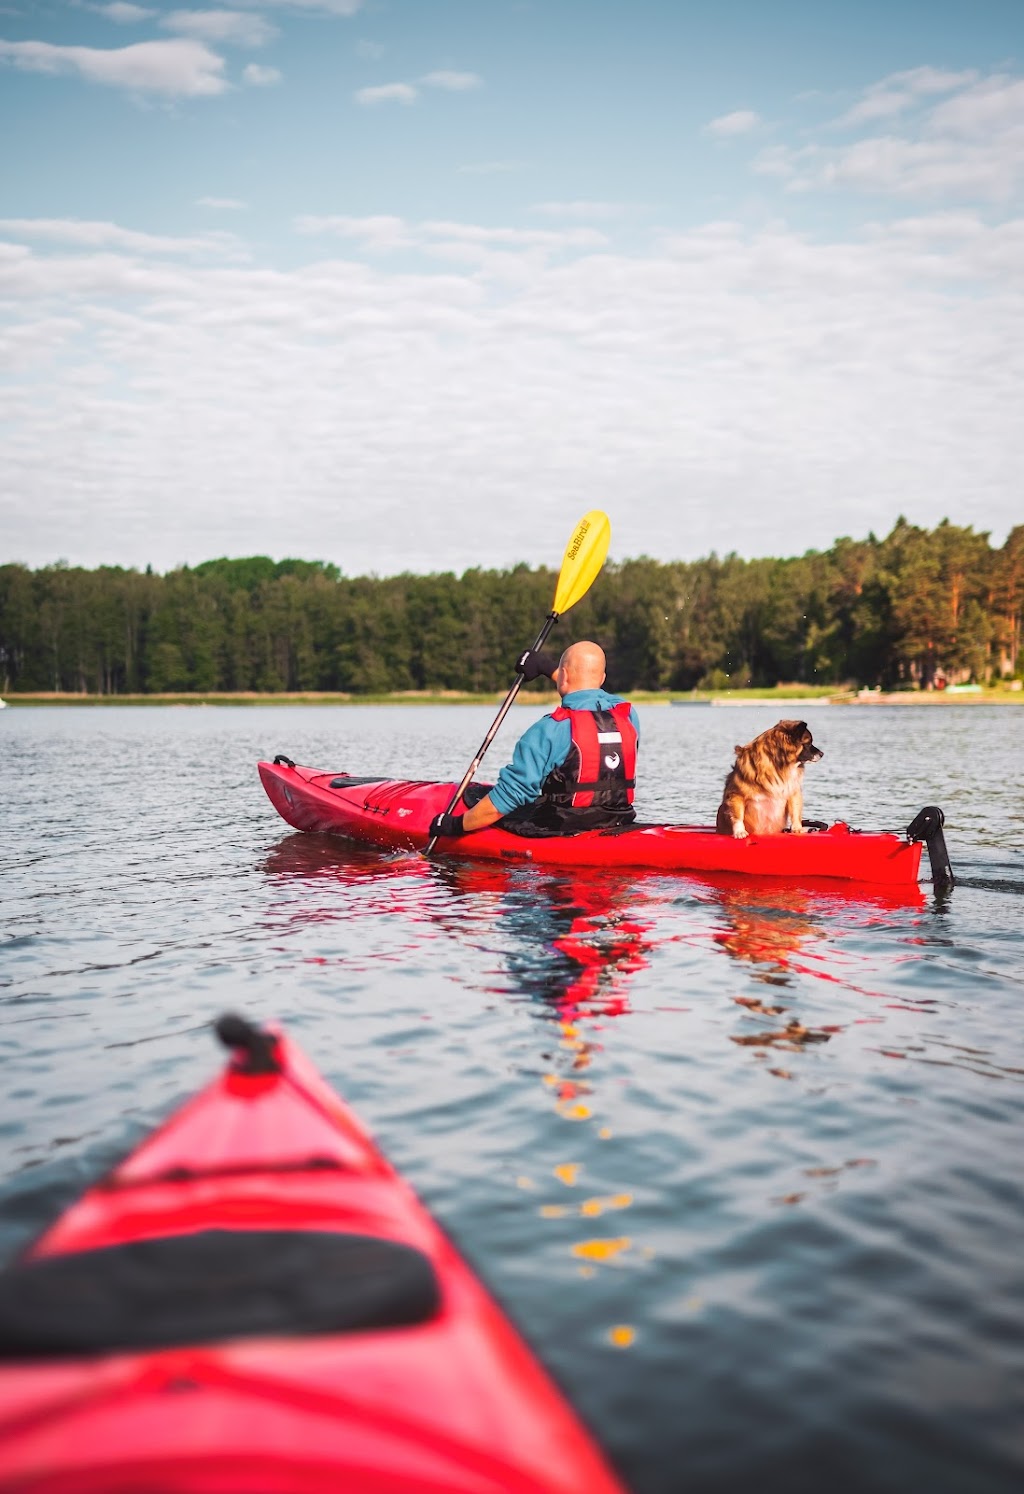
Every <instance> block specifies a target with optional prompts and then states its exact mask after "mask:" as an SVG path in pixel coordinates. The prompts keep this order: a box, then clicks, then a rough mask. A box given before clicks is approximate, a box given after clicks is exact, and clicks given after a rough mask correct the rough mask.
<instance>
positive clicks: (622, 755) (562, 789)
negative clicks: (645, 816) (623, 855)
mask: <svg viewBox="0 0 1024 1494" xmlns="http://www.w3.org/2000/svg"><path fill="white" fill-rule="evenodd" d="M630 710H631V707H630V704H629V701H628V700H623V701H620V702H619V704H618V705H614V706H611V707H610V708H609V709H607V710H595V711H573V710H570V709H569V708H568V707H567V706H559V708H558V710H557V711H552V712H551V719H552V720H553V721H568V722H569V728H570V730H571V732H572V746H571V748H570V749H569V753H568V756H567V757H566V759H565V761H564V762H563V763H561V764H560V765H559V766H558V767H557V768H553V769H552V770H551V772H550V773H549V774H548V776H547V778H546V779H545V780H544V787H543V790H542V792H541V799H542V802H543V803H545V804H546V805H549V806H551V807H552V808H554V809H556V810H557V811H558V813H559V815H560V816H561V817H562V819H563V821H564V823H566V824H567V825H571V824H573V823H580V822H581V821H592V822H593V823H595V824H596V823H599V822H600V821H601V820H602V819H603V820H604V821H605V822H606V823H609V824H613V823H615V821H616V820H620V821H623V822H625V821H629V820H632V819H633V817H634V816H633V811H632V809H631V807H630V806H631V805H632V803H633V789H634V786H635V783H636V749H637V733H636V729H635V727H634V726H633V723H632V721H630V719H629V713H630ZM582 810H589V811H591V813H589V814H580V813H579V811H582Z"/></svg>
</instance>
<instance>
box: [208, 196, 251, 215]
mask: <svg viewBox="0 0 1024 1494" xmlns="http://www.w3.org/2000/svg"><path fill="white" fill-rule="evenodd" d="M248 206H249V204H248V203H247V202H242V201H241V200H240V199H239V198H237V197H197V198H196V207H205V208H214V209H217V210H219V211H222V212H229V213H240V212H242V211H243V210H244V209H245V208H247V207H248Z"/></svg>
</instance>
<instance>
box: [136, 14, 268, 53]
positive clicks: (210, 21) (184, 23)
mask: <svg viewBox="0 0 1024 1494" xmlns="http://www.w3.org/2000/svg"><path fill="white" fill-rule="evenodd" d="M160 25H161V26H162V27H163V28H164V30H166V31H175V32H178V33H179V34H180V35H182V36H197V37H199V39H200V40H201V41H208V42H232V43H234V44H235V45H236V46H240V47H262V46H265V45H266V43H267V42H268V41H271V40H273V38H274V37H275V36H276V35H277V27H276V26H272V25H271V24H270V22H269V21H264V20H263V19H262V17H260V16H254V15H250V14H248V13H247V12H245V11H240V10H174V11H171V13H170V14H169V15H166V16H164V18H163V19H162V20H161V22H160Z"/></svg>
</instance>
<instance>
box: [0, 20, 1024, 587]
mask: <svg viewBox="0 0 1024 1494" xmlns="http://www.w3.org/2000/svg"><path fill="white" fill-rule="evenodd" d="M194 3H195V0H194ZM591 508H600V509H603V510H605V511H606V512H607V513H608V514H609V516H610V518H611V522H612V551H611V553H612V556H613V558H617V559H620V560H621V559H626V558H628V557H633V556H639V555H649V556H652V557H654V558H656V559H659V560H687V559H695V558H697V557H699V556H703V555H707V554H709V553H710V552H712V551H715V552H717V553H719V554H726V553H729V552H736V553H738V554H740V555H743V556H747V557H753V556H758V555H794V554H802V553H803V552H804V551H806V550H808V549H821V548H825V547H827V546H828V545H830V544H831V543H832V542H833V541H834V540H835V539H836V538H838V537H839V536H841V535H850V536H853V537H855V538H863V537H866V536H867V534H868V533H869V532H874V533H876V534H878V535H879V536H881V535H883V534H885V533H887V532H888V531H889V529H890V528H891V527H892V525H893V524H894V522H895V521H896V519H897V517H898V516H899V515H904V516H905V517H906V518H908V519H909V520H910V521H911V522H913V523H917V524H921V525H924V526H927V527H931V526H933V525H935V524H937V523H938V522H940V521H941V520H942V519H943V518H949V519H950V520H951V521H952V522H954V523H957V524H971V525H973V526H974V528H975V529H980V530H985V531H988V532H989V533H990V534H991V536H992V541H993V543H994V544H1000V543H1002V541H1003V539H1004V538H1005V536H1006V534H1007V532H1008V530H1009V529H1010V528H1011V527H1012V526H1013V525H1015V524H1018V523H1022V522H1024V3H1021V0H970V3H965V0H885V3H880V0H858V3H856V4H854V3H852V0H851V3H837V0H771V3H767V0H716V3H715V4H713V5H712V4H709V3H708V0H699V3H691V0H247V3H244V4H242V3H236V4H232V5H230V7H229V6H228V5H227V4H225V5H224V6H217V7H214V8H208V9H201V8H196V9H180V8H174V7H173V6H171V5H163V4H157V3H155V0H76V3H73V4H72V3H61V0H0V563H3V562H6V561H19V562H22V563H24V564H27V565H31V566H42V565H47V564H52V563H54V562H56V561H58V560H65V561H67V562H68V563H69V564H71V565H86V566H96V565H124V566H137V567H144V566H146V565H147V564H148V565H152V566H153V568H154V570H157V571H165V570H168V569H170V568H172V567H174V566H178V565H183V564H190V565H191V564H196V563H198V562H200V561H202V560H206V559H212V558H214V557H217V556H222V555H228V556H240V555H252V554H266V555H270V556H272V557H274V558H275V559H283V558H285V557H298V558H303V559H307V560H314V559H317V560H324V561H329V562H332V563H334V564H336V565H338V566H340V568H341V569H342V571H343V572H344V573H345V574H347V575H360V574H367V573H376V574H378V575H389V574H395V573H397V572H401V571H406V570H409V571H417V572H425V571H440V570H454V571H456V572H461V571H462V570H464V569H465V568H467V567H469V566H476V565H479V566H486V567H492V566H494V567H505V566H509V565H512V564H515V563H516V562H519V561H526V562H528V563H530V564H550V565H556V564H557V563H558V561H559V560H560V558H561V554H562V550H563V549H564V546H565V543H566V541H567V540H568V538H569V535H570V533H571V531H572V529H573V527H574V524H575V522H576V521H577V519H578V518H579V517H580V515H581V514H582V513H584V512H585V511H586V510H588V509H591Z"/></svg>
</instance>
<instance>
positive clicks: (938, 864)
mask: <svg viewBox="0 0 1024 1494" xmlns="http://www.w3.org/2000/svg"><path fill="white" fill-rule="evenodd" d="M945 823H946V816H945V815H944V814H943V813H942V810H941V809H940V808H939V806H938V805H937V804H926V805H925V807H924V809H922V810H921V812H920V813H919V814H916V815H915V816H914V818H913V819H912V820H911V822H910V824H909V825H908V826H907V839H908V840H923V841H924V843H925V848H926V850H927V852H928V860H929V861H930V863H931V868H932V885H933V887H935V888H936V889H937V890H938V891H940V892H944V891H946V890H948V889H949V888H950V887H952V886H953V885H954V880H955V879H954V877H953V868H952V867H951V866H950V864H949V853H948V852H947V850H946V837H945V836H944V835H943V833H942V827H943V825H944V824H945Z"/></svg>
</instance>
